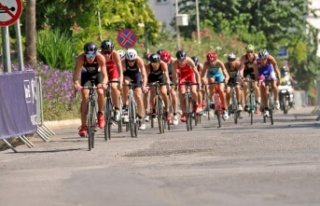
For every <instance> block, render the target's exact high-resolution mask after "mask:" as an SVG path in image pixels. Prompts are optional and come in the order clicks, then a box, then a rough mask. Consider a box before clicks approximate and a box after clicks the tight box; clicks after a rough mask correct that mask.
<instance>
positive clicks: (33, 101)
mask: <svg viewBox="0 0 320 206" xmlns="http://www.w3.org/2000/svg"><path fill="white" fill-rule="evenodd" d="M36 106H37V95H36V80H35V73H34V72H32V71H26V72H15V73H1V74H0V139H5V138H10V137H16V136H20V135H25V134H31V133H35V132H36V131H37V109H36Z"/></svg>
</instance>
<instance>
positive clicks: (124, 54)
mask: <svg viewBox="0 0 320 206" xmlns="http://www.w3.org/2000/svg"><path fill="white" fill-rule="evenodd" d="M118 53H119V56H120V59H123V58H124V57H125V56H126V51H125V50H118Z"/></svg>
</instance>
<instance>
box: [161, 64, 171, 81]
mask: <svg viewBox="0 0 320 206" xmlns="http://www.w3.org/2000/svg"><path fill="white" fill-rule="evenodd" d="M160 66H161V68H162V71H163V73H164V76H165V77H166V82H167V84H170V78H169V72H168V65H167V64H166V63H165V62H163V61H160Z"/></svg>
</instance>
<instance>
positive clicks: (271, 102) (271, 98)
mask: <svg viewBox="0 0 320 206" xmlns="http://www.w3.org/2000/svg"><path fill="white" fill-rule="evenodd" d="M273 110H274V95H273V92H272V90H270V92H269V115H270V123H271V125H273Z"/></svg>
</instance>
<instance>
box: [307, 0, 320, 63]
mask: <svg viewBox="0 0 320 206" xmlns="http://www.w3.org/2000/svg"><path fill="white" fill-rule="evenodd" d="M309 8H310V10H313V9H319V11H317V12H316V14H317V15H318V16H320V0H309ZM307 21H308V22H309V23H310V24H311V25H312V26H313V27H315V28H317V29H320V18H314V17H310V15H309V17H307ZM319 41H320V34H319V35H318V42H319ZM317 56H318V57H320V45H319V46H318V51H317Z"/></svg>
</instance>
